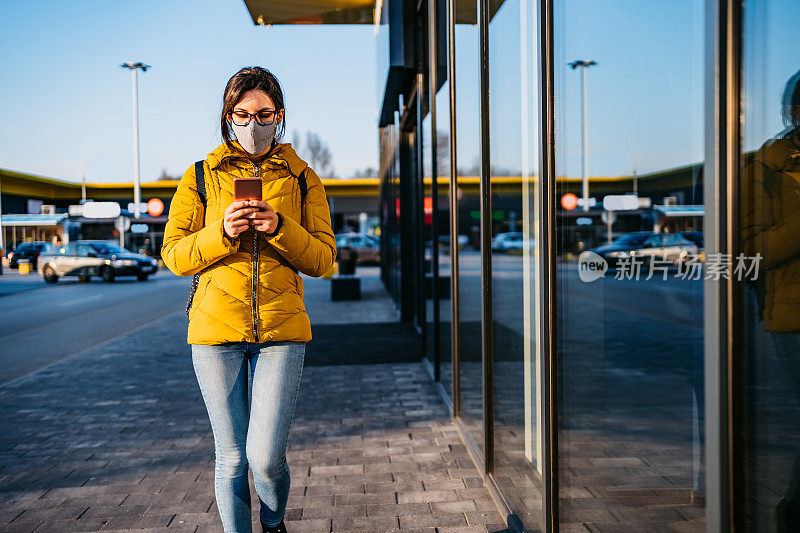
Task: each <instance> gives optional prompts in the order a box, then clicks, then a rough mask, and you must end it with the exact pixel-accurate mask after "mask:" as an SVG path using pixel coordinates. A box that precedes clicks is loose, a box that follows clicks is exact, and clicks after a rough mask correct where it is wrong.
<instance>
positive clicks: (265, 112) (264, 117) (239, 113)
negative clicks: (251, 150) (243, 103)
mask: <svg viewBox="0 0 800 533" xmlns="http://www.w3.org/2000/svg"><path fill="white" fill-rule="evenodd" d="M275 114H276V113H275V110H274V109H262V110H261V111H259V112H258V113H248V112H247V111H244V110H242V109H237V110H236V111H233V112H232V113H231V120H232V122H233V123H234V124H236V125H237V126H247V125H248V124H249V123H250V120H251V119H252V118H255V119H256V122H257V123H259V124H260V125H262V126H264V125H266V124H269V123H271V122H272V121H273V120H274V119H275Z"/></svg>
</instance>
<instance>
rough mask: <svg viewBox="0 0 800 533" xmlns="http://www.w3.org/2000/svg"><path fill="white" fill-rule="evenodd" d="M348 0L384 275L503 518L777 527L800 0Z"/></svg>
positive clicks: (791, 471) (794, 402)
mask: <svg viewBox="0 0 800 533" xmlns="http://www.w3.org/2000/svg"><path fill="white" fill-rule="evenodd" d="M365 4H367V3H366V2H365ZM368 8H370V9H374V24H375V26H376V45H377V48H378V58H377V74H378V82H379V83H378V102H379V142H380V154H381V160H380V177H381V192H380V195H381V209H380V213H381V217H382V236H383V242H382V247H383V249H382V257H383V271H382V274H383V280H384V283H385V285H386V287H387V290H388V291H389V292H390V294H391V295H392V296H393V298H394V299H395V301H396V302H397V305H398V307H399V308H400V309H401V311H402V316H403V319H405V320H409V321H412V322H413V323H414V324H415V325H416V326H417V328H418V330H419V331H420V333H421V334H422V337H423V339H424V340H423V343H422V345H421V346H420V350H421V351H422V352H423V354H424V361H426V364H427V366H428V367H429V369H430V372H431V376H432V378H433V379H434V380H435V382H436V383H437V384H438V387H439V389H440V392H441V395H442V397H443V398H444V399H445V401H446V402H447V403H448V405H449V407H450V410H451V414H452V417H453V419H454V420H455V421H456V423H457V426H458V427H459V430H460V432H461V434H462V437H463V439H464V441H465V443H467V448H468V449H469V452H470V455H471V457H472V459H473V461H474V463H475V465H476V466H477V467H478V469H479V470H480V471H481V472H482V474H483V476H484V481H485V482H486V485H487V486H488V487H490V489H491V491H492V494H493V497H494V499H495V502H496V503H497V505H498V506H499V508H500V509H501V511H503V514H504V516H507V519H508V524H509V527H511V528H512V529H516V530H520V531H522V530H525V531H558V530H565V531H573V530H575V531H577V530H580V531H584V530H586V528H588V529H589V530H591V531H595V530H597V531H602V530H606V529H608V530H612V529H613V530H615V531H655V530H659V531H660V530H678V529H679V530H682V531H729V530H733V529H737V530H753V531H798V530H800V491H799V490H798V486H800V445H798V444H797V443H798V442H800V440H798V439H797V434H796V431H797V430H796V428H797V427H798V424H797V422H798V421H800V363H798V361H800V348H798V347H797V346H798V344H797V343H793V342H792V341H793V340H794V339H800V333H798V331H800V299H794V291H793V284H794V283H795V281H794V280H795V272H800V256H798V252H800V246H798V245H796V244H794V243H795V242H797V241H796V239H795V235H796V233H794V226H793V224H794V221H795V220H796V219H797V217H800V213H798V211H797V208H795V207H794V206H795V202H796V200H795V197H796V195H797V194H798V192H800V189H798V183H800V173H799V172H800V137H798V131H800V130H799V129H798V124H800V82H798V80H799V79H800V73H799V72H800V71H798V69H800V59H798V54H797V50H800V32H798V31H797V21H800V3H797V2H794V1H791V0H762V1H757V0H753V1H750V0H746V1H744V2H732V1H728V0H685V1H680V2H623V1H609V2H588V1H577V0H491V1H490V0H477V1H475V0H472V1H465V2H461V1H460V0H427V1H426V0H420V1H416V0H415V1H402V0H383V1H382V2H377V4H375V5H373V4H371V3H369V5H368V6H366V5H365V6H364V9H368ZM251 12H252V9H251ZM790 21H793V22H790ZM690 241H691V242H690ZM797 282H798V283H800V278H798V281H797ZM799 286H800V285H799ZM798 297H800V292H799V293H798Z"/></svg>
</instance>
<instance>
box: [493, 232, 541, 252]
mask: <svg viewBox="0 0 800 533" xmlns="http://www.w3.org/2000/svg"><path fill="white" fill-rule="evenodd" d="M526 245H527V246H528V247H532V246H533V239H531V240H529V241H528V242H527V243H526V242H525V240H524V239H523V237H522V232H521V231H509V232H506V233H498V234H497V235H495V236H494V237H492V251H493V252H508V251H511V250H515V251H521V250H522V249H523V248H524V247H525V246H526Z"/></svg>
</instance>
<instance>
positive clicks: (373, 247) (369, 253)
mask: <svg viewBox="0 0 800 533" xmlns="http://www.w3.org/2000/svg"><path fill="white" fill-rule="evenodd" d="M334 237H336V248H337V249H342V248H349V249H351V250H354V251H355V253H356V257H357V259H358V260H357V264H359V265H361V264H380V262H381V241H380V239H379V238H378V237H375V236H373V235H368V234H366V233H338V234H336V235H334Z"/></svg>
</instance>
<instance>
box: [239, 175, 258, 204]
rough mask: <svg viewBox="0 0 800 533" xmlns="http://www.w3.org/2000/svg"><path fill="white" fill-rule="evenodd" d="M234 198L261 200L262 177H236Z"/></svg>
mask: <svg viewBox="0 0 800 533" xmlns="http://www.w3.org/2000/svg"><path fill="white" fill-rule="evenodd" d="M233 197H234V200H237V201H239V200H261V178H259V177H257V176H256V177H252V178H234V179H233Z"/></svg>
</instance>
